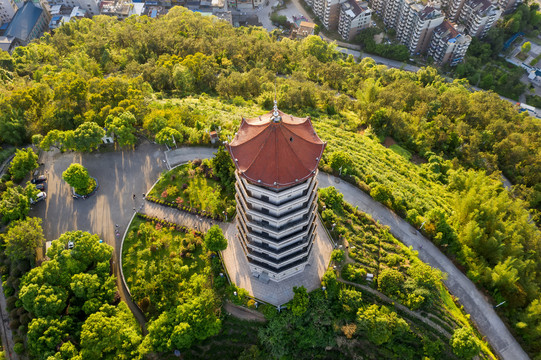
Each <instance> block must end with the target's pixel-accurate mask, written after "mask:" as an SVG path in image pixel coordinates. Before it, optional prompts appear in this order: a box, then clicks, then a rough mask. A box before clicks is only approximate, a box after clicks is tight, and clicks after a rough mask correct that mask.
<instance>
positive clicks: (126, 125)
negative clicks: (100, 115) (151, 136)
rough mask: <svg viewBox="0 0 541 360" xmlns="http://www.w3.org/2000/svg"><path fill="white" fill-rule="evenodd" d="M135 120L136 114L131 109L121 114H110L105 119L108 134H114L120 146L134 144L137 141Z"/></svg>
mask: <svg viewBox="0 0 541 360" xmlns="http://www.w3.org/2000/svg"><path fill="white" fill-rule="evenodd" d="M135 121H136V119H135V116H133V114H132V113H130V112H129V111H127V112H124V113H122V114H121V115H120V116H113V115H109V116H108V117H107V119H106V120H105V126H106V127H107V134H109V135H111V134H113V135H114V136H115V139H116V141H117V142H118V145H120V146H133V145H135V142H136V141H137V138H136V137H135V135H134V132H135V127H134V125H135Z"/></svg>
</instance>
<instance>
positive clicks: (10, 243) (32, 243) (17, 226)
mask: <svg viewBox="0 0 541 360" xmlns="http://www.w3.org/2000/svg"><path fill="white" fill-rule="evenodd" d="M4 241H5V243H6V255H7V256H8V257H10V258H11V259H12V260H21V259H29V260H30V261H31V262H32V263H33V262H34V259H35V257H36V249H37V248H38V247H40V246H42V245H43V243H44V241H45V237H44V236H43V229H42V228H41V219H40V218H26V219H24V220H18V221H14V222H12V223H11V225H10V226H9V228H8V231H7V232H6V234H5V235H4Z"/></svg>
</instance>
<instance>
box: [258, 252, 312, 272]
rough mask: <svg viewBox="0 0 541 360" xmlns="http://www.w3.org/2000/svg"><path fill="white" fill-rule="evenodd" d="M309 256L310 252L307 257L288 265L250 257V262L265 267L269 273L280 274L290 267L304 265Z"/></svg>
mask: <svg viewBox="0 0 541 360" xmlns="http://www.w3.org/2000/svg"><path fill="white" fill-rule="evenodd" d="M308 257H309V254H308V255H306V256H305V257H303V258H301V259H299V260H297V261H294V262H292V263H289V264H287V265H281V266H273V265H269V264H267V263H264V262H261V261H257V260H255V259H250V263H252V264H253V265H254V266H259V267H260V268H263V269H265V270H267V271H268V272H269V273H272V274H274V275H277V276H278V275H280V274H281V273H283V272H284V271H287V270H290V269H292V268H294V267H296V266H300V265H303V264H304V263H305V262H306V261H308Z"/></svg>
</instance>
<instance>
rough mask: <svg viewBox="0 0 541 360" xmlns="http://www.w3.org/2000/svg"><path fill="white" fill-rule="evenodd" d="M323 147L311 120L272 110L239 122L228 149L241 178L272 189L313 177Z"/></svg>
mask: <svg viewBox="0 0 541 360" xmlns="http://www.w3.org/2000/svg"><path fill="white" fill-rule="evenodd" d="M325 145H326V143H324V142H323V141H321V139H320V138H319V136H317V134H316V132H315V130H314V128H313V126H312V122H311V121H310V118H309V117H307V118H297V117H293V116H291V115H287V114H285V113H283V112H282V111H280V110H278V108H277V106H276V102H275V106H274V110H273V111H271V112H269V113H267V114H264V115H261V116H260V117H258V118H254V119H242V123H241V125H240V128H239V131H238V133H237V134H236V136H235V138H234V139H233V141H232V142H231V143H230V144H227V149H228V150H229V153H230V154H231V157H232V158H233V161H234V163H235V166H236V168H237V170H238V171H239V172H240V175H241V176H243V177H244V178H245V179H247V180H248V181H250V182H252V183H255V184H258V185H262V186H266V187H271V188H275V189H280V188H284V187H288V186H292V185H295V184H297V183H300V182H302V181H304V180H306V179H308V178H309V177H311V176H313V175H314V174H315V172H316V170H317V165H318V163H319V160H320V159H321V155H322V154H323V150H324V149H325Z"/></svg>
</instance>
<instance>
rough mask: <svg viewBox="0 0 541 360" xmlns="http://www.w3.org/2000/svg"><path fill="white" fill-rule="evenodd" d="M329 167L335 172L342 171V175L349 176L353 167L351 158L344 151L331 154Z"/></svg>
mask: <svg viewBox="0 0 541 360" xmlns="http://www.w3.org/2000/svg"><path fill="white" fill-rule="evenodd" d="M329 165H330V166H331V167H332V169H333V170H334V171H340V172H341V173H342V174H349V173H350V172H351V169H352V167H353V160H351V156H349V154H347V153H345V152H344V151H335V152H333V153H332V154H331V158H330V160H329Z"/></svg>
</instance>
